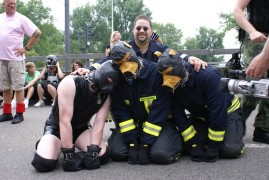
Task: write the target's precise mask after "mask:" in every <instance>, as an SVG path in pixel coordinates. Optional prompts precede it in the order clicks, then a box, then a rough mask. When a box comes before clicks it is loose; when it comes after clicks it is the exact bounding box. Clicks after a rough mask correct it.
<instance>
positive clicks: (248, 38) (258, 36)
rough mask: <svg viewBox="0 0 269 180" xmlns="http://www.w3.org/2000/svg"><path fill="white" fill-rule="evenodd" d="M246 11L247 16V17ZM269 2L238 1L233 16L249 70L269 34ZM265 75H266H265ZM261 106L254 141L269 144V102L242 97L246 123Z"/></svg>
mask: <svg viewBox="0 0 269 180" xmlns="http://www.w3.org/2000/svg"><path fill="white" fill-rule="evenodd" d="M245 9H246V12H247V16H246V15H245ZM268 11H269V1H268V0H237V1H236V3H235V6H234V9H233V15H234V18H235V21H236V22H237V24H238V25H239V26H240V27H241V31H240V32H241V35H242V36H240V37H241V38H240V41H241V42H242V43H243V46H242V50H243V62H244V64H245V67H246V68H247V67H248V66H249V65H250V63H251V61H252V60H253V59H254V57H255V56H256V55H257V54H258V53H260V52H261V50H262V48H263V46H264V44H265V41H266V39H267V36H268V33H269V14H268ZM258 58H259V57H258ZM264 75H265V74H264ZM257 104H259V108H258V114H257V116H256V117H255V122H254V127H255V130H254V133H253V141H256V142H263V143H267V144H269V111H268V109H269V102H268V100H264V99H263V100H261V99H258V98H255V97H248V96H245V95H244V96H242V110H243V116H244V120H245V121H246V120H247V119H248V117H249V115H250V114H251V113H252V111H253V110H255V109H256V106H257Z"/></svg>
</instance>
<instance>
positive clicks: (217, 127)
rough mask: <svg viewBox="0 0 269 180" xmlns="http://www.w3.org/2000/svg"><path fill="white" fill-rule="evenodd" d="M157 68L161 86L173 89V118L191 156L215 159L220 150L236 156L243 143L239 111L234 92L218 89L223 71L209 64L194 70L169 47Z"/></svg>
mask: <svg viewBox="0 0 269 180" xmlns="http://www.w3.org/2000/svg"><path fill="white" fill-rule="evenodd" d="M158 70H159V72H160V73H161V74H162V75H163V79H164V81H163V86H164V87H166V88H167V89H168V90H170V91H172V92H173V96H172V102H171V112H172V118H173V121H174V123H175V124H176V125H177V127H178V128H179V131H180V133H181V135H182V137H183V140H184V142H185V145H186V146H185V147H186V148H184V150H186V151H187V153H189V154H190V156H191V159H192V160H193V161H206V162H215V161H217V159H218V157H219V154H220V156H221V157H224V158H237V157H239V156H240V155H241V154H242V152H243V147H244V143H243V142H242V138H243V135H244V128H243V118H242V111H241V107H240V102H239V100H238V97H237V96H234V95H231V94H230V93H229V92H220V91H219V82H220V78H221V77H222V75H221V74H220V73H219V72H218V71H217V70H215V69H213V68H212V67H210V66H208V67H206V68H205V69H202V70H200V71H199V72H195V71H194V69H193V67H192V66H190V65H189V64H188V63H186V62H184V61H183V60H182V58H181V57H180V55H179V54H178V53H176V52H175V51H174V50H172V49H167V50H166V51H165V52H164V53H163V54H162V56H161V57H160V58H159V61H158ZM185 110H187V111H188V112H189V113H190V114H189V115H187V114H186V111H185Z"/></svg>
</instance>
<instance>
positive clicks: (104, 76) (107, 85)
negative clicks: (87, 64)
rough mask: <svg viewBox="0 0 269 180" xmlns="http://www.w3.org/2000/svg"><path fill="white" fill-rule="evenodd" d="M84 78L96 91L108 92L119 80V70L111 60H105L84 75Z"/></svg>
mask: <svg viewBox="0 0 269 180" xmlns="http://www.w3.org/2000/svg"><path fill="white" fill-rule="evenodd" d="M85 79H86V80H88V81H89V82H90V86H91V87H92V88H93V89H95V90H96V91H100V92H103V93H110V92H111V91H112V90H113V88H114V87H115V86H116V85H117V84H118V82H119V79H120V72H119V71H118V69H117V67H115V65H114V64H113V63H112V62H111V61H106V62H105V63H103V64H102V65H101V66H100V67H99V68H98V69H97V70H95V71H92V72H90V74H89V75H87V76H85Z"/></svg>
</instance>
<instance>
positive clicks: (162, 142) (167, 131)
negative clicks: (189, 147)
mask: <svg viewBox="0 0 269 180" xmlns="http://www.w3.org/2000/svg"><path fill="white" fill-rule="evenodd" d="M181 152H182V137H181V135H180V133H179V131H178V130H177V129H176V127H175V126H174V125H173V124H172V123H171V122H170V121H168V120H167V121H166V123H165V124H164V126H163V127H162V130H161V132H160V135H159V137H158V139H157V140H156V141H155V143H154V144H153V145H152V146H151V148H150V159H151V162H153V163H157V164H170V163H172V162H174V161H176V160H177V159H178V158H179V155H180V154H181Z"/></svg>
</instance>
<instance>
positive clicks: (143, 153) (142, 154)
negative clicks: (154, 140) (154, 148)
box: [138, 144, 150, 165]
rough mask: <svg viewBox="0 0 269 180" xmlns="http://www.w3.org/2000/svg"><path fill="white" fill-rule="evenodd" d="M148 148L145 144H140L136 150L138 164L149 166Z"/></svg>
mask: <svg viewBox="0 0 269 180" xmlns="http://www.w3.org/2000/svg"><path fill="white" fill-rule="evenodd" d="M149 150H150V148H149V146H148V145H147V144H141V145H140V148H139V150H138V163H139V164H141V165H148V164H150V158H149Z"/></svg>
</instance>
